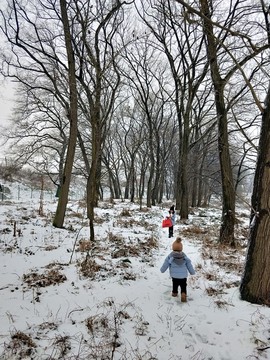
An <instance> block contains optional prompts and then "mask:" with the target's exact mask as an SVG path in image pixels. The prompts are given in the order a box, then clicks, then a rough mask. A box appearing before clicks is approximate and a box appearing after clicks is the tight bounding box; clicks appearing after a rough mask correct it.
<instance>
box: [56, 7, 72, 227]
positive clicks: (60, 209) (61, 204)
mask: <svg viewBox="0 0 270 360" xmlns="http://www.w3.org/2000/svg"><path fill="white" fill-rule="evenodd" d="M60 7H61V15H62V22H63V28H64V36H65V44H66V52H67V58H68V77H69V99H70V108H69V109H68V112H69V114H68V118H69V120H70V129H69V142H68V148H67V156H66V162H65V168H64V173H63V179H62V181H61V184H62V185H61V189H60V193H59V199H58V204H57V209H56V213H55V217H54V221H53V225H54V226H55V227H58V228H61V227H63V224H64V219H65V213H66V207H67V203H68V194H69V186H70V180H71V174H72V168H73V162H74V155H75V147H76V141H77V122H78V115H77V114H78V111H77V108H78V104H77V85H76V69H75V58H74V53H73V48H72V43H71V33H70V27H69V21H68V14H67V7H66V1H65V0H60Z"/></svg>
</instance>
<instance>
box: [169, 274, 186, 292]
mask: <svg viewBox="0 0 270 360" xmlns="http://www.w3.org/2000/svg"><path fill="white" fill-rule="evenodd" d="M172 286H173V289H172V292H173V293H174V294H177V293H178V287H179V286H180V288H181V294H182V293H184V294H186V293H187V278H184V279H176V278H172Z"/></svg>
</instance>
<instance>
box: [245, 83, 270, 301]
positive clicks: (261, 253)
mask: <svg viewBox="0 0 270 360" xmlns="http://www.w3.org/2000/svg"><path fill="white" fill-rule="evenodd" d="M269 198H270V84H269V87H268V94H267V97H266V101H265V111H264V113H263V115H262V127H261V134H260V142H259V151H258V159H257V167H256V172H255V178H254V186H253V193H252V198H251V202H252V210H253V212H252V214H251V229H250V234H249V246H248V251H247V259H246V265H245V270H244V276H243V278H242V282H241V285H240V293H241V298H242V299H243V300H246V301H249V302H251V303H256V304H266V305H268V306H269V305H270V272H269V269H270V241H269V238H270V203H269Z"/></svg>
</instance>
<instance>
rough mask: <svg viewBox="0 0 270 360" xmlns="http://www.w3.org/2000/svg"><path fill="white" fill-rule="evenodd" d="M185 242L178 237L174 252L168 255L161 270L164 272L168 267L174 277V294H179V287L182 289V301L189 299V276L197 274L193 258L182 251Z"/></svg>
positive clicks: (174, 243)
mask: <svg viewBox="0 0 270 360" xmlns="http://www.w3.org/2000/svg"><path fill="white" fill-rule="evenodd" d="M182 250H183V244H182V241H181V238H180V237H178V238H177V239H176V240H175V241H174V242H173V243H172V252H171V253H170V254H169V255H168V256H167V257H166V259H165V261H164V263H163V265H162V266H161V268H160V271H161V272H162V273H164V272H165V271H166V270H167V269H168V268H169V271H170V276H171V278H172V296H174V297H175V296H177V295H178V288H179V287H180V289H181V301H182V302H186V301H187V277H188V273H190V275H194V274H195V270H194V268H193V266H192V263H191V260H190V259H189V258H188V257H187V256H186V254H185V253H184V252H183V251H182Z"/></svg>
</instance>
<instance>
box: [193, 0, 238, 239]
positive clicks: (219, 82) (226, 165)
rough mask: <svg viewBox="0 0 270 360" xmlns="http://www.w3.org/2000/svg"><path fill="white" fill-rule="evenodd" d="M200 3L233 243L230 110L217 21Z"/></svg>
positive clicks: (225, 217) (226, 230)
mask: <svg viewBox="0 0 270 360" xmlns="http://www.w3.org/2000/svg"><path fill="white" fill-rule="evenodd" d="M200 3H201V8H202V13H203V14H204V16H205V17H204V18H203V23H204V32H205V35H206V37H207V56H208V60H209V64H210V69H211V76H212V81H213V86H214V90H215V104H216V112H217V120H218V150H219V161H220V168H221V181H222V195H223V204H222V223H221V228H220V242H224V243H225V242H226V243H229V244H232V245H233V244H234V225H235V190H234V181H233V173H232V167H231V159H230V152H229V140H228V121H227V111H226V107H225V101H224V86H225V82H224V81H223V79H222V78H221V76H220V72H219V67H218V62H217V48H216V40H215V37H214V31H213V25H212V23H211V22H210V21H208V20H207V19H209V20H210V19H211V15H210V11H209V6H208V0H200Z"/></svg>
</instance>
